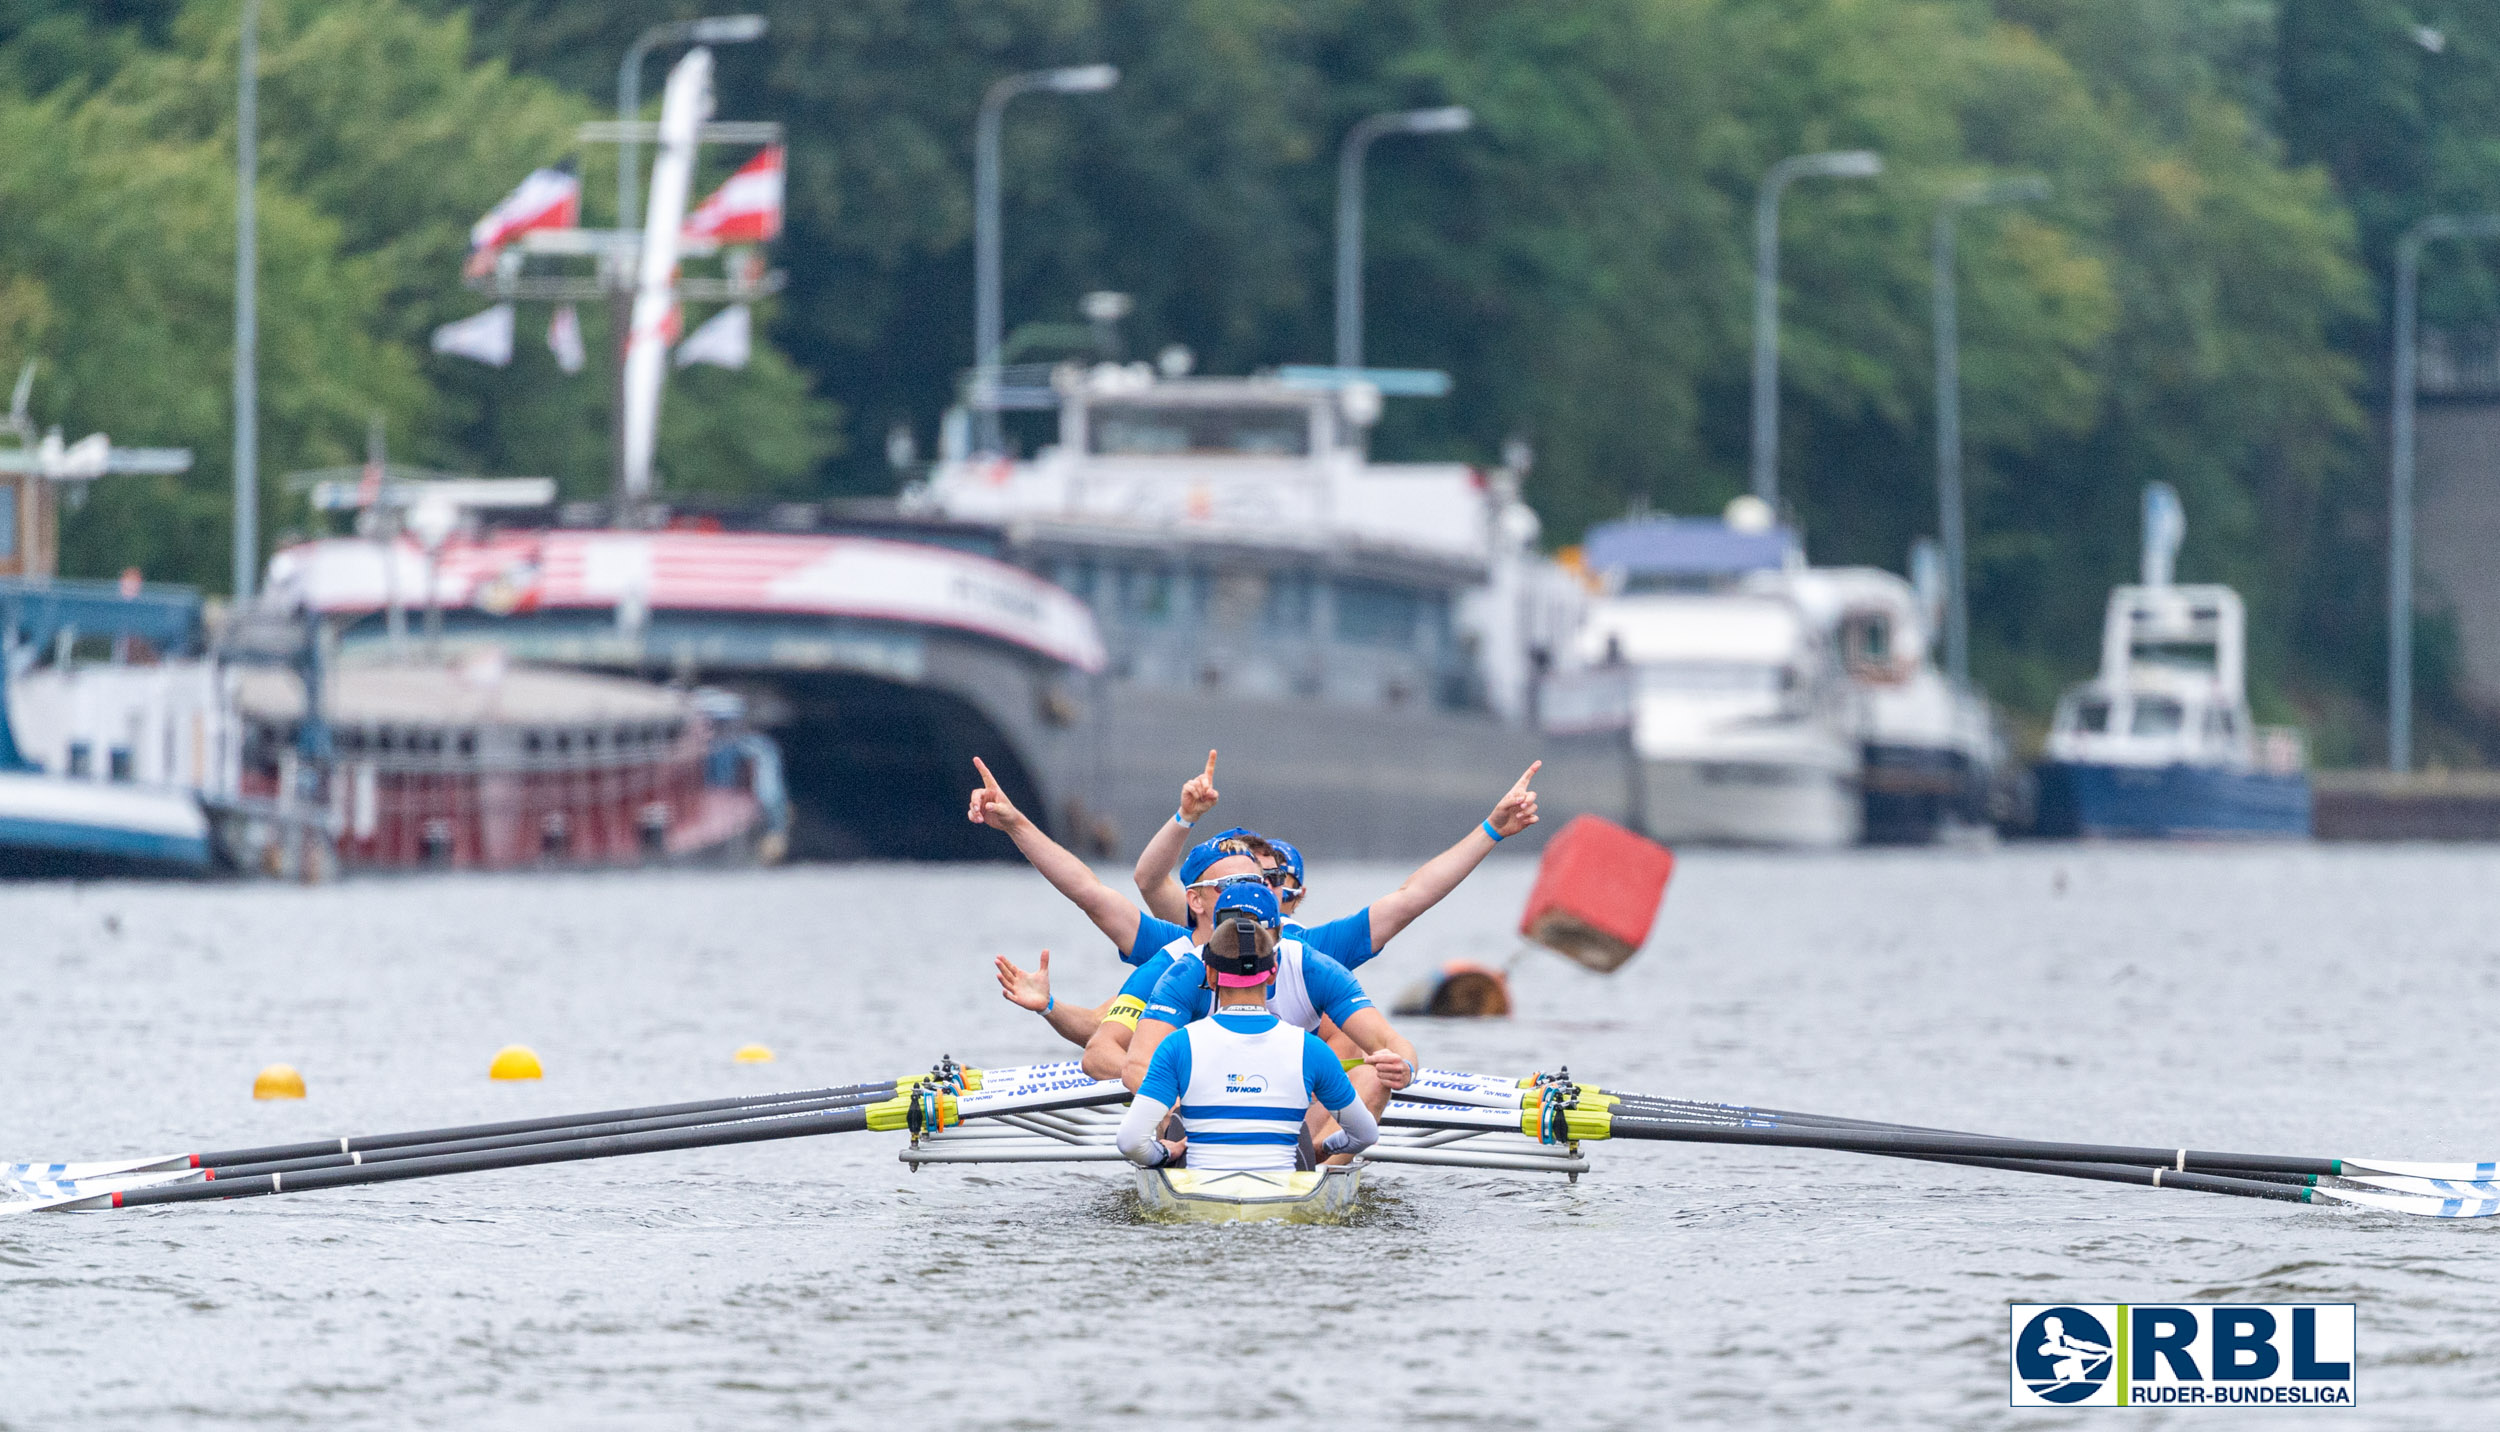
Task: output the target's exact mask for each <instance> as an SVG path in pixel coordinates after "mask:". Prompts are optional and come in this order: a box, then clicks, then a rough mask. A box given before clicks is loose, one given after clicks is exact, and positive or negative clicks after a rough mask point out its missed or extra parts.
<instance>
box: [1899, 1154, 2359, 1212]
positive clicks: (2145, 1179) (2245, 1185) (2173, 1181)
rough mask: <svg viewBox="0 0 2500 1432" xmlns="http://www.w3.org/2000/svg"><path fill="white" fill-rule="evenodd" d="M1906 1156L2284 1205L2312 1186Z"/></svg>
mask: <svg viewBox="0 0 2500 1432" xmlns="http://www.w3.org/2000/svg"><path fill="white" fill-rule="evenodd" d="M1907 1157H1910V1158H1914V1159H1917V1160H1918V1161H1919V1162H1921V1163H1941V1164H1960V1165H1962V1166H1963V1167H1965V1168H1997V1169H2006V1170H2008V1171H2010V1172H2014V1173H2040V1174H2053V1175H2055V1176H2057V1177H2059V1178H2088V1179H2096V1180H2098V1181H2100V1182H2103V1183H2131V1184H2136V1185H2138V1186H2141V1187H2147V1188H2184V1189H2187V1190H2189V1191H2191V1192H2195V1193H2224V1194H2230V1195H2232V1196H2234V1197H2237V1198H2271V1199H2277V1200H2280V1201H2281V1202H2284V1203H2307V1202H2309V1201H2310V1198H2309V1186H2308V1185H2307V1184H2305V1183H2281V1182H2277V1181H2275V1180H2274V1179H2269V1178H2231V1177H2226V1176H2223V1175H2220V1174H2210V1173H2180V1172H2179V1171H2178V1170H2176V1169H2164V1168H2145V1167H2142V1166H2140V1165H2122V1164H2097V1163H2076V1162H2073V1161H2071V1160H2062V1159H2000V1158H1982V1157H1979V1156H1976V1155H1971V1154H1911V1155H1907Z"/></svg>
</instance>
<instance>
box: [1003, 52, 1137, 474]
mask: <svg viewBox="0 0 2500 1432" xmlns="http://www.w3.org/2000/svg"><path fill="white" fill-rule="evenodd" d="M1119 82H1120V67H1119V66H1117V65H1070V66H1067V67H1066V68H1063V69H1056V70H1030V71H1027V72H1026V73H1024V74H1020V75H1009V76H1007V77H1006V78H1005V79H1002V80H999V81H997V82H996V83H994V84H992V85H991V86H990V88H989V93H987V94H985V95H983V96H981V114H980V118H979V119H978V120H977V121H976V122H975V123H974V125H973V131H972V363H973V370H974V372H973V385H974V396H975V398H976V399H977V400H978V401H976V402H975V404H974V407H975V409H976V410H977V411H978V412H979V414H980V436H979V446H980V449H981V451H983V452H985V453H995V452H997V451H999V449H1000V447H1001V445H1002V434H1001V432H1000V429H999V421H998V406H997V389H998V350H999V348H1000V347H1001V345H1002V344H1003V343H1004V342H1005V334H1004V329H1005V325H1006V316H1005V300H1004V299H1003V298H1002V297H1001V296H1000V291H999V285H1000V280H999V240H998V130H999V124H1000V121H1001V120H1002V119H1003V118H1004V117H1005V115H1006V112H1007V101H1009V100H1011V99H1014V98H1015V97H1016V96H1017V95H1020V94H1029V93H1032V92H1033V91H1035V90H1047V91H1049V92H1050V93H1052V94H1099V93H1101V92H1102V91H1104V90H1107V89H1109V88H1111V87H1112V86H1113V85H1116V84H1118V83H1119Z"/></svg>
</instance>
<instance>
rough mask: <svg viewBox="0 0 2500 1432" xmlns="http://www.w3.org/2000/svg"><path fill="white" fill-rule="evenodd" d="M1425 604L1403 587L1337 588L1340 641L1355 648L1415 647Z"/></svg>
mask: <svg viewBox="0 0 2500 1432" xmlns="http://www.w3.org/2000/svg"><path fill="white" fill-rule="evenodd" d="M1422 606H1423V604H1422V603H1421V602H1420V601H1419V600H1418V599H1417V597H1416V594H1415V593H1414V592H1412V591H1410V590H1408V589H1407V588H1404V587H1392V586H1390V585H1388V584H1387V583H1385V582H1339V583H1338V584H1337V640H1339V641H1342V642H1347V643H1350V644H1352V645H1355V646H1387V647H1407V646H1412V645H1414V644H1415V628H1416V623H1417V621H1418V620H1419V619H1420V617H1421V616H1422Z"/></svg>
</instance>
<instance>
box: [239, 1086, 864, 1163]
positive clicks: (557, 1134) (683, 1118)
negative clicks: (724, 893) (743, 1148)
mask: <svg viewBox="0 0 2500 1432" xmlns="http://www.w3.org/2000/svg"><path fill="white" fill-rule="evenodd" d="M886 1097H887V1095H886V1093H885V1092H883V1091H872V1092H869V1093H862V1094H844V1095H839V1096H836V1097H834V1098H830V1099H796V1100H792V1101H790V1102H788V1103H776V1104H771V1105H768V1106H764V1107H761V1108H754V1107H750V1108H737V1109H725V1110H722V1111H720V1112H718V1113H695V1114H675V1115H670V1116H667V1117H663V1118H653V1119H618V1120H615V1121H613V1122H610V1123H605V1124H568V1125H566V1126H564V1127H562V1128H560V1129H556V1130H554V1131H552V1132H528V1133H517V1134H496V1135H491V1136H488V1137H485V1138H474V1139H446V1140H444V1141H442V1142H440V1143H432V1144H407V1145H402V1146H399V1147H395V1148H382V1149H375V1150H372V1151H371V1152H367V1151H365V1150H361V1149H357V1150H350V1151H349V1152H347V1153H343V1154H342V1153H326V1154H314V1155H312V1156H310V1157H308V1158H294V1159H260V1160H254V1161H251V1162H245V1163H233V1164H223V1163H210V1164H204V1165H203V1167H204V1168H205V1169H206V1170H207V1172H208V1174H209V1175H210V1177H212V1178H216V1179H220V1180H224V1179H232V1178H246V1177H249V1176H251V1175H253V1174H263V1173H302V1172H305V1171H307V1170H310V1169H317V1168H344V1167H354V1166H357V1165H361V1164H370V1163H388V1162H390V1161H391V1160H393V1159H409V1158H430V1157H432V1156H434V1155H436V1154H466V1153H478V1152H482V1151H484V1150H487V1149H509V1148H525V1147H527V1146H529V1145H531V1144H543V1143H555V1142H559V1141H561V1140H564V1139H591V1138H606V1137H609V1136H611V1135H615V1134H645V1133H656V1132H659V1131H660V1130H663V1129H692V1128H701V1127H703V1126H705V1125H707V1124H728V1123H735V1122H738V1121H740V1120H743V1119H752V1118H757V1117H761V1116H764V1115H780V1114H813V1113H819V1112H821V1111H823V1110H826V1109H842V1108H849V1107H851V1106H852V1105H855V1104H874V1103H877V1102H879V1101H880V1100H882V1099H884V1098H886Z"/></svg>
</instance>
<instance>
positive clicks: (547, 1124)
mask: <svg viewBox="0 0 2500 1432" xmlns="http://www.w3.org/2000/svg"><path fill="white" fill-rule="evenodd" d="M897 1082H898V1081H896V1080H892V1079H887V1080H884V1081H883V1082H881V1083H875V1084H852V1085H849V1086H847V1087H844V1088H840V1089H800V1090H793V1091H790V1092H786V1093H779V1094H747V1095H741V1096H738V1097H735V1098H727V1099H701V1100H697V1101H695V1102H693V1103H690V1104H653V1105H651V1106H649V1107H647V1108H641V1109H606V1110H602V1111H600V1112H597V1113H590V1114H549V1115H547V1116H545V1117H544V1118H537V1119H506V1120H504V1121H502V1122H500V1123H493V1124H465V1125H461V1126H459V1127H456V1128H446V1129H415V1130H410V1131H408V1132H404V1133H396V1134H366V1135H363V1136H361V1137H353V1138H343V1139H316V1140H313V1141H311V1142H308V1143H300V1144H269V1145H266V1146H264V1147H261V1148H256V1149H220V1150H217V1151H216V1152H213V1153H204V1154H194V1155H192V1159H191V1162H192V1165H193V1166H194V1167H196V1168H223V1167H227V1166H230V1165H234V1164H251V1163H272V1162H275V1161H277V1160H280V1159H300V1158H311V1157H314V1156H316V1155H319V1154H345V1153H370V1152H372V1151H374V1150H376V1149H397V1148H406V1147H408V1146H410V1145H412V1144H439V1143H447V1142H449V1141H451V1140H454V1139H478V1138H493V1137H495V1136H497V1135H501V1134H542V1133H548V1132H552V1131H554V1130H559V1129H571V1128H579V1127H581V1126H583V1125H588V1124H613V1123H621V1122H624V1121H626V1120H630V1119H656V1118H667V1117H670V1116H672V1115H677V1114H715V1113H720V1112H723V1111H726V1110H730V1109H760V1108H765V1107H769V1106H771V1105H775V1104H795V1103H803V1102H807V1101H810V1100H816V1099H838V1098H845V1097H848V1096H851V1095H863V1096H868V1097H872V1098H882V1097H884V1096H885V1095H888V1094H891V1093H893V1092H894V1089H895V1085H896V1083H897Z"/></svg>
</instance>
